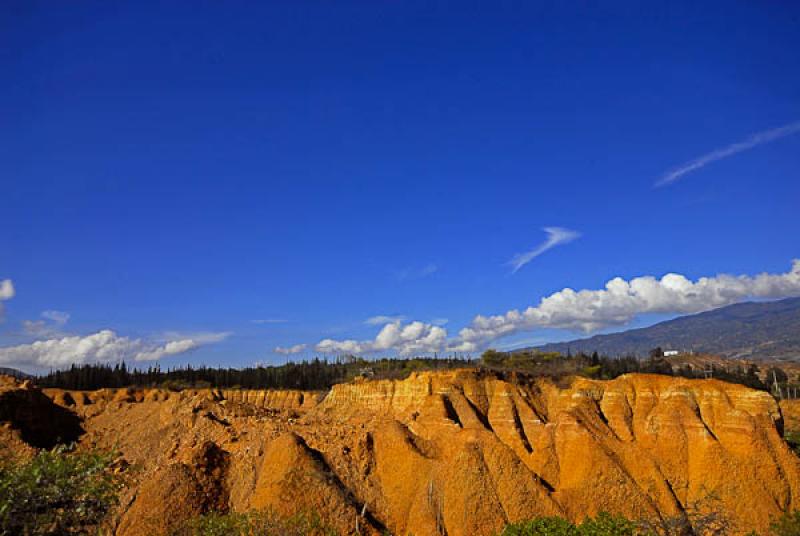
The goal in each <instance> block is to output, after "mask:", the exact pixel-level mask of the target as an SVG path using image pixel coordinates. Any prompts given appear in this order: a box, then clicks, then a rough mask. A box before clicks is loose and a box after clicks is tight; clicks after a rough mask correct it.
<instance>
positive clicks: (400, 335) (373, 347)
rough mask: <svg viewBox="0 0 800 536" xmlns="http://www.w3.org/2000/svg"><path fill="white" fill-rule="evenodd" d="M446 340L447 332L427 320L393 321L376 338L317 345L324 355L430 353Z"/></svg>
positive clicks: (331, 341) (440, 347) (331, 340)
mask: <svg viewBox="0 0 800 536" xmlns="http://www.w3.org/2000/svg"><path fill="white" fill-rule="evenodd" d="M446 343H447V331H445V330H444V329H443V328H441V327H439V326H434V325H433V324H426V323H424V322H418V321H415V322H409V323H407V324H403V323H402V322H400V321H395V322H391V323H389V324H386V325H385V326H383V328H381V330H380V332H378V335H377V336H376V337H375V339H373V340H368V341H357V340H353V339H349V340H341V341H337V340H333V339H324V340H322V341H320V342H319V344H317V346H316V350H317V351H318V352H321V353H323V354H367V353H372V352H384V351H393V352H397V353H399V354H400V355H408V354H415V353H419V354H422V353H430V352H437V351H440V350H442V349H443V348H444V347H445V345H446Z"/></svg>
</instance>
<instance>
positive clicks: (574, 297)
mask: <svg viewBox="0 0 800 536" xmlns="http://www.w3.org/2000/svg"><path fill="white" fill-rule="evenodd" d="M795 295H800V260H795V261H793V263H792V268H791V270H790V271H788V272H786V273H783V274H767V273H762V274H758V275H756V276H748V275H739V276H733V275H727V274H722V275H717V276H715V277H701V278H699V279H698V280H696V281H691V280H690V279H688V278H686V277H685V276H683V275H680V274H673V273H670V274H666V275H664V276H663V277H661V278H660V279H658V278H656V277H653V276H649V275H648V276H642V277H636V278H633V279H631V280H629V281H626V280H625V279H622V278H621V277H615V278H614V279H612V280H610V281H609V282H608V283H606V285H605V288H603V289H599V290H580V291H575V290H573V289H571V288H565V289H564V290H561V291H559V292H556V293H554V294H551V295H550V296H547V297H545V298H542V300H541V301H540V302H539V305H537V306H531V307H528V308H527V309H525V310H524V311H519V310H511V311H508V312H507V313H505V314H503V315H497V316H480V315H479V316H476V317H475V318H474V319H473V321H472V323H471V324H470V325H469V326H468V327H466V328H464V329H462V330H461V331H460V332H459V335H458V338H457V339H456V340H455V341H453V343H452V344H451V349H453V350H457V351H474V350H477V349H478V348H480V347H482V346H483V345H485V344H486V343H488V342H490V341H493V340H495V339H498V338H500V337H504V336H507V335H511V334H512V333H517V332H520V331H529V330H532V329H536V328H562V329H570V330H580V331H584V332H591V331H595V330H597V329H600V328H604V327H609V326H619V325H624V324H626V323H628V322H630V321H631V320H633V318H634V317H636V316H637V315H640V314H645V313H681V314H689V313H698V312H701V311H706V310H709V309H714V308H717V307H722V306H725V305H730V304H732V303H736V302H739V301H742V300H744V299H747V298H762V299H769V298H783V297H787V296H795Z"/></svg>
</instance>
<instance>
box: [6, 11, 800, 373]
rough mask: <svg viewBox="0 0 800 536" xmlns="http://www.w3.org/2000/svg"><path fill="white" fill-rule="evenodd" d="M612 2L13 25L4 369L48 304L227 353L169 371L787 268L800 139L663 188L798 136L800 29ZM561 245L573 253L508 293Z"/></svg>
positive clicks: (59, 18)
mask: <svg viewBox="0 0 800 536" xmlns="http://www.w3.org/2000/svg"><path fill="white" fill-rule="evenodd" d="M113 4H117V5H113ZM613 4H614V7H613V8H609V7H597V5H596V4H595V3H583V2H580V3H577V2H575V3H573V2H568V3H565V2H547V3H544V2H520V3H517V4H502V5H498V4H496V3H494V4H485V3H482V4H468V3H464V2H459V3H453V4H450V5H446V4H434V5H432V4H431V3H429V2H418V3H415V2H363V3H345V2H319V3H317V2H313V3H312V2H282V3H272V2H262V3H260V4H258V5H256V3H241V4H240V3H236V2H193V3H191V4H186V3H173V5H171V6H170V5H166V6H165V5H163V4H162V3H160V2H158V3H156V2H152V3H151V2H145V1H136V2H127V3H125V2H122V3H109V2H80V3H73V2H55V1H52V2H33V1H30V0H25V1H12V2H5V3H4V5H3V8H2V11H1V12H0V82H2V83H0V125H1V126H2V128H0V279H5V278H8V279H11V280H12V281H13V283H14V286H15V288H16V296H15V297H14V298H13V299H11V300H8V301H6V302H4V306H5V309H6V313H5V322H4V323H3V324H2V325H0V345H11V344H19V343H22V342H26V341H30V340H31V338H30V337H28V336H27V335H25V334H23V333H21V328H20V326H21V322H22V321H23V320H26V319H37V318H38V317H39V315H40V313H41V311H44V310H53V309H54V310H59V311H65V312H68V313H69V314H70V315H71V319H70V321H69V323H68V325H67V327H66V328H65V329H66V330H67V331H68V332H69V333H75V334H88V333H92V332H95V331H97V330H98V329H101V328H109V329H113V330H114V331H115V332H117V333H119V334H121V335H125V336H130V337H145V338H146V337H154V336H157V334H161V333H164V332H167V331H179V332H181V333H197V332H220V331H230V332H232V335H231V336H230V337H229V338H228V339H226V340H225V341H223V342H220V343H218V344H213V345H209V346H205V347H203V348H200V349H198V350H196V351H194V352H193V353H190V354H184V355H181V356H179V357H174V358H170V360H169V361H167V362H168V363H176V362H183V361H186V360H187V359H190V360H192V361H193V362H205V363H209V364H216V363H224V364H232V365H241V364H246V363H252V362H253V361H256V360H264V361H271V360H282V359H284V358H283V357H280V356H276V355H275V354H273V353H272V348H274V347H275V346H276V345H291V344H295V343H300V342H303V343H310V344H313V343H316V342H317V341H319V340H320V339H321V338H323V337H335V338H350V337H352V338H359V339H361V338H370V337H373V336H374V335H375V333H376V332H377V329H378V328H376V327H374V326H367V325H364V324H363V321H364V319H366V318H368V317H370V316H373V315H379V314H402V315H405V316H406V317H408V318H409V319H417V320H422V321H430V320H431V319H434V318H447V319H449V323H448V324H447V326H446V327H447V329H448V331H449V332H450V333H451V334H455V332H456V331H457V330H458V329H459V328H461V327H463V326H464V325H466V324H467V323H468V322H469V321H470V319H471V318H472V317H473V316H474V315H475V314H478V313H481V314H495V313H502V312H505V311H506V310H508V309H511V308H515V307H525V306H527V305H530V304H535V303H537V302H538V300H539V299H540V298H541V297H542V296H545V295H547V294H550V293H552V292H554V291H557V290H559V289H561V288H563V287H566V286H569V287H572V288H575V289H581V288H589V289H595V288H601V287H602V286H603V284H604V283H605V281H607V280H608V279H610V278H611V277H614V276H622V277H625V278H629V277H632V276H637V275H643V274H653V275H656V276H660V275H663V274H664V273H666V272H671V271H674V272H679V273H682V274H685V275H686V276H687V277H690V278H697V277H699V276H704V275H715V274H717V273H719V272H726V273H734V274H754V273H757V272H761V271H767V272H785V271H787V270H788V269H789V266H790V262H791V259H792V258H794V257H797V256H800V248H798V246H799V245H800V240H799V239H798V234H799V233H800V211H799V209H800V181H798V178H800V177H799V176H798V175H799V174H800V135H793V136H787V137H785V138H783V139H780V140H776V141H774V142H772V143H769V144H765V145H762V146H759V147H756V148H754V149H752V150H750V151H746V152H742V153H740V154H737V155H735V156H731V157H730V158H727V159H724V160H721V161H718V162H715V163H712V164H709V165H708V166H707V167H704V168H702V169H700V170H697V171H695V172H693V173H691V174H688V175H686V176H685V177H684V178H682V179H681V180H680V181H678V182H676V183H675V184H673V185H670V186H668V187H664V188H658V189H654V188H653V183H654V182H655V181H656V180H658V178H659V177H661V176H662V175H663V174H664V173H665V172H667V171H669V170H670V169H672V168H674V167H676V166H678V165H680V164H682V163H684V162H686V161H688V160H691V159H693V158H695V157H698V156H700V155H703V154H705V153H708V152H710V151H712V150H714V149H718V148H720V147H724V146H726V145H728V144H731V143H734V142H737V141H740V140H743V139H746V138H747V137H748V136H750V135H752V134H754V133H756V132H760V131H764V130H769V129H772V128H776V127H780V126H782V125H785V124H788V123H791V122H793V121H798V120H800V5H798V4H797V3H796V2H731V1H725V2H716V3H712V2H709V3H702V5H700V4H699V3H697V2H680V3H679V2H669V3H665V4H662V5H660V6H658V5H656V4H653V3H648V4H647V5H641V3H638V2H637V3H631V5H628V6H626V5H625V4H624V3H623V2H614V3H613ZM546 226H560V227H565V228H568V229H573V230H575V231H578V232H580V233H581V234H582V236H581V238H579V239H578V240H575V241H573V242H571V243H569V244H565V245H562V246H560V247H556V248H553V249H551V250H549V251H547V252H546V253H544V254H543V255H541V256H540V257H537V258H536V259H534V260H533V261H532V262H531V263H530V264H528V265H526V266H525V267H524V268H522V269H521V270H519V271H518V272H517V273H516V274H514V275H511V274H510V271H509V268H508V266H507V265H506V264H505V263H507V262H508V261H509V259H510V258H511V257H512V256H513V255H514V254H515V253H519V252H522V251H525V250H527V249H531V248H533V247H535V246H536V245H537V244H539V243H540V242H542V241H543V240H544V233H543V231H542V228H543V227H546ZM433 267H435V268H436V269H435V270H433ZM426 268H427V269H426ZM429 272H430V273H429ZM255 319H283V320H286V322H282V323H269V324H254V323H252V320H255ZM574 335H575V334H573V333H565V332H557V333H549V332H548V333H544V334H543V333H541V332H540V333H536V332H534V333H528V334H519V335H518V336H516V338H515V339H511V340H510V341H501V343H500V344H502V343H505V344H510V343H511V342H513V341H514V340H527V339H531V338H534V339H536V338H537V337H539V338H544V339H547V338H551V339H552V338H565V337H572V336H574Z"/></svg>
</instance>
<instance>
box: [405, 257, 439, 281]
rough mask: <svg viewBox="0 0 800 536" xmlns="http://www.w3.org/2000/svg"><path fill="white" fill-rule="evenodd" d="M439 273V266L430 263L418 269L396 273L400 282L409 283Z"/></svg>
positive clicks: (408, 269) (407, 269)
mask: <svg viewBox="0 0 800 536" xmlns="http://www.w3.org/2000/svg"><path fill="white" fill-rule="evenodd" d="M438 271H439V265H438V264H436V263H434V262H430V263H428V264H426V265H425V266H422V267H417V268H406V269H405V270H400V271H398V272H396V273H395V275H396V276H397V279H398V280H400V281H408V280H412V279H422V278H424V277H428V276H431V275H433V274H435V273H436V272H438Z"/></svg>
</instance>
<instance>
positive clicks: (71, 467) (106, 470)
mask: <svg viewBox="0 0 800 536" xmlns="http://www.w3.org/2000/svg"><path fill="white" fill-rule="evenodd" d="M113 458H114V456H113V455H112V454H96V453H81V452H70V449H69V448H68V447H64V446H59V447H56V448H55V449H53V450H50V451H41V452H40V453H39V454H37V455H36V456H34V457H33V458H32V459H31V460H29V461H25V462H22V463H13V462H11V461H8V460H6V461H4V462H3V463H2V464H0V534H2V535H3V536H5V535H8V536H11V535H14V536H16V535H27V536H38V535H53V536H60V535H66V534H90V533H93V532H96V531H97V527H98V525H99V524H100V523H101V521H102V520H103V519H104V517H105V516H106V513H107V512H108V511H109V509H110V508H111V507H112V506H114V505H115V504H116V501H117V492H118V490H119V486H120V481H119V478H118V477H117V476H116V475H114V474H113V472H112V471H111V470H110V466H111V463H112V461H113Z"/></svg>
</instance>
